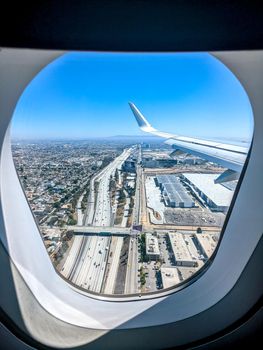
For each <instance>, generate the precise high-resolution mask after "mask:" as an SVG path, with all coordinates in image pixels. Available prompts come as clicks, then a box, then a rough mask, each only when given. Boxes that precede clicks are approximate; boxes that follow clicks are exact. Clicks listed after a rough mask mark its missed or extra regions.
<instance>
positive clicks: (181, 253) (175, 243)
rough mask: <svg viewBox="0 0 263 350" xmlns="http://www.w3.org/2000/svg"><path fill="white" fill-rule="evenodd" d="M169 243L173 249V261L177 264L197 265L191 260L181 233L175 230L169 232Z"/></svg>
mask: <svg viewBox="0 0 263 350" xmlns="http://www.w3.org/2000/svg"><path fill="white" fill-rule="evenodd" d="M168 237H169V243H170V247H171V249H172V251H173V255H174V259H175V263H176V265H177V266H190V267H194V266H197V265H198V264H197V262H196V261H195V260H193V258H192V257H191V254H190V252H189V250H188V248H187V244H186V242H185V240H184V238H183V234H181V233H177V232H169V233H168Z"/></svg>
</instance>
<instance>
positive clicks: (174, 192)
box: [155, 175, 195, 208]
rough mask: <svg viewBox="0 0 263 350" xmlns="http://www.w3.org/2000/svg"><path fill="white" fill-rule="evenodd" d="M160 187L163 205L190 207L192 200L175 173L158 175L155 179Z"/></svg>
mask: <svg viewBox="0 0 263 350" xmlns="http://www.w3.org/2000/svg"><path fill="white" fill-rule="evenodd" d="M155 182H156V185H157V186H159V187H160V189H161V192H162V196H163V199H164V202H165V205H166V206H168V207H172V208H192V207H194V205H195V204H194V201H193V199H192V197H191V196H190V195H189V194H188V193H187V192H186V189H185V188H184V186H183V185H182V184H181V182H180V180H179V178H178V177H177V176H175V175H158V176H156V179H155Z"/></svg>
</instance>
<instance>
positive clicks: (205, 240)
mask: <svg viewBox="0 0 263 350" xmlns="http://www.w3.org/2000/svg"><path fill="white" fill-rule="evenodd" d="M196 237H197V239H198V241H199V243H200V244H201V246H202V248H203V249H204V251H205V253H206V255H207V257H208V258H210V256H211V255H212V254H213V252H214V250H215V248H216V246H217V241H216V240H215V239H214V237H215V235H213V234H211V233H198V234H196Z"/></svg>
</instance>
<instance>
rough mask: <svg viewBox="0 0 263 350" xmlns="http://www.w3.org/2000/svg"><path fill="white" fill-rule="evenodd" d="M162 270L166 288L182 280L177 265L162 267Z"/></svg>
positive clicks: (163, 283)
mask: <svg viewBox="0 0 263 350" xmlns="http://www.w3.org/2000/svg"><path fill="white" fill-rule="evenodd" d="M160 271H161V278H162V285H163V288H164V289H166V288H170V287H174V286H175V285H177V284H178V283H180V282H181V280H180V276H179V272H178V270H177V268H176V267H162V268H161V270H160Z"/></svg>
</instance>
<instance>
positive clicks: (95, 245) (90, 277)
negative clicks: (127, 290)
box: [61, 148, 132, 293]
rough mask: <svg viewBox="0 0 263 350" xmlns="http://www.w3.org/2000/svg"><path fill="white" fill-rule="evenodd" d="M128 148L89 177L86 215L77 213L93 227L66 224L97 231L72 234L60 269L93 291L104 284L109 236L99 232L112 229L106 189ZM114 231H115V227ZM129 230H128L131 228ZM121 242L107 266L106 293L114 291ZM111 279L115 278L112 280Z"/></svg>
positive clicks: (83, 229) (79, 284) (78, 205)
mask: <svg viewBox="0 0 263 350" xmlns="http://www.w3.org/2000/svg"><path fill="white" fill-rule="evenodd" d="M131 151H132V148H129V149H125V150H124V151H123V152H122V154H121V155H120V156H118V157H116V158H115V159H114V160H113V161H112V162H111V163H110V164H109V165H107V166H106V167H105V168H104V169H102V171H100V172H99V173H98V174H97V175H96V176H94V177H93V178H92V179H91V181H90V192H89V198H88V206H87V214H86V218H85V219H84V220H82V217H81V216H80V215H78V224H80V223H82V221H85V224H86V225H92V227H91V226H86V227H83V226H77V227H76V226H69V227H68V229H72V230H74V231H75V232H76V230H78V229H79V230H80V231H78V232H80V233H84V232H85V231H86V232H89V233H90V231H92V229H93V230H95V231H96V230H97V231H96V232H97V233H98V234H97V235H94V234H93V235H75V237H74V242H73V245H72V247H71V250H70V252H69V254H68V257H67V259H66V261H65V263H64V266H63V268H62V270H61V273H62V274H63V275H64V276H65V277H66V278H68V279H69V280H70V281H72V282H73V283H74V284H76V285H78V286H81V287H82V288H85V289H87V290H90V291H93V292H97V293H100V292H101V289H102V287H103V280H104V275H105V270H106V265H107V260H108V252H109V248H110V245H111V239H112V237H111V236H106V235H99V233H100V232H101V231H105V229H107V228H110V229H113V227H112V221H113V220H112V207H111V201H110V191H109V186H110V180H111V177H112V176H114V174H115V171H116V169H119V168H120V167H121V165H122V163H123V162H124V161H125V160H126V159H127V158H128V157H129V155H130V154H131ZM80 204H81V198H80V199H79V202H78V204H77V208H78V210H79V209H80V208H79V207H80ZM78 214H79V213H78ZM114 230H115V231H116V228H114ZM124 230H125V231H126V229H123V228H122V235H123V231H124ZM107 231H108V229H107ZM117 231H118V230H117ZM128 232H129V233H130V230H128ZM128 232H127V233H128ZM122 241H123V238H122V237H118V238H117V243H116V249H115V252H116V257H113V258H112V259H111V260H112V266H110V269H109V274H108V281H107V284H106V286H105V288H106V291H108V292H110V291H113V288H114V282H115V278H116V274H117V269H118V261H119V256H120V251H121V246H122ZM111 279H114V281H112V280H111Z"/></svg>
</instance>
